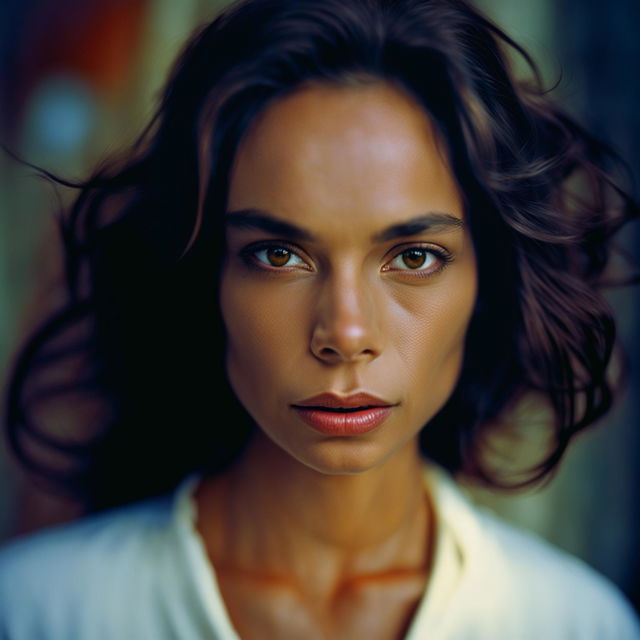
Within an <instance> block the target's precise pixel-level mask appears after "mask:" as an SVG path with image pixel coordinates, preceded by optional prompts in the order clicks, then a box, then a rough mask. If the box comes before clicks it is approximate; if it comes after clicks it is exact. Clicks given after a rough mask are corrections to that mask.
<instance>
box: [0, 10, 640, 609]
mask: <svg viewBox="0 0 640 640" xmlns="http://www.w3.org/2000/svg"><path fill="white" fill-rule="evenodd" d="M225 4H227V3H226V2H224V1H223V0H181V1H180V2H176V1H175V0H2V1H1V2H0V109H1V113H0V133H1V135H0V141H1V142H2V143H4V144H5V145H7V146H8V147H9V148H11V149H13V150H14V151H16V152H17V153H18V154H20V155H21V156H22V157H23V158H26V159H27V160H28V161H29V162H32V163H34V164H36V165H38V166H40V167H43V168H45V169H48V170H50V171H53V172H54V173H55V174H57V175H59V176H63V177H65V178H69V179H80V178H82V177H84V176H85V175H86V173H87V172H88V171H89V170H90V168H92V167H93V166H94V165H95V164H96V163H97V162H99V161H100V159H101V158H103V157H105V155H108V154H109V153H111V152H114V151H116V150H118V149H120V148H122V147H124V146H126V145H127V143H130V142H131V141H132V140H133V139H134V138H135V137H136V135H137V133H139V132H140V130H141V129H142V127H143V126H144V124H145V123H146V121H147V119H148V117H149V116H150V114H151V113H152V111H153V108H154V106H155V104H156V100H157V98H158V92H159V89H160V87H161V86H162V84H163V82H164V79H165V77H166V74H167V71H168V68H169V66H170V65H171V63H172V61H173V59H174V58H175V56H176V55H177V53H178V51H179V50H180V49H181V47H182V45H183V43H184V41H185V40H186V38H187V37H188V36H189V34H190V33H191V32H192V30H193V29H194V28H195V27H196V26H198V25H200V24H202V23H203V22H205V21H207V20H209V19H210V18H211V17H212V16H213V15H214V14H215V13H216V12H217V11H218V9H219V8H221V7H222V6H224V5H225ZM476 4H477V5H478V6H479V7H480V8H481V9H482V10H483V11H485V13H486V14H488V15H489V16H490V17H491V18H492V19H493V20H494V21H495V22H497V23H498V24H499V25H500V26H502V27H503V28H504V29H506V31H507V32H508V33H509V34H510V35H512V36H513V37H514V38H515V40H516V41H517V42H519V43H520V44H522V45H524V47H525V48H526V49H528V51H529V52H530V53H531V54H532V55H533V57H534V59H535V60H536V61H537V62H538V64H539V65H540V67H541V70H542V73H543V77H544V78H545V81H546V84H547V86H549V87H552V86H555V85H557V86H556V88H555V89H554V90H553V91H554V94H555V95H556V96H557V97H558V99H559V100H561V101H562V102H563V103H564V104H565V105H566V106H567V107H568V108H569V109H570V110H571V111H572V112H573V114H574V115H575V116H576V117H577V118H578V120H579V121H581V122H582V123H583V124H584V125H586V126H587V127H588V128H590V129H592V130H593V131H595V133H597V134H599V135H600V136H601V137H603V138H604V139H606V140H608V141H609V142H611V143H612V144H613V145H614V146H615V147H616V148H617V149H618V150H619V151H620V152H621V154H622V156H623V157H624V158H625V159H626V160H627V161H628V162H629V163H630V166H631V168H632V170H633V172H634V174H635V179H636V182H637V180H638V178H639V177H640V110H639V109H638V105H639V104H640V77H639V73H638V66H639V65H640V39H639V38H638V37H637V32H638V29H639V28H640V3H638V2H636V1H635V0H608V2H607V3H606V4H603V3H601V2H595V1H593V0H537V1H536V2H531V1H530V0H480V1H478V2H477V3H476ZM516 64H519V63H516ZM59 198H62V203H63V204H64V201H65V195H64V194H56V193H55V191H53V190H52V189H51V187H50V186H48V185H47V184H46V183H45V182H44V181H42V180H38V179H36V178H35V177H34V176H33V172H31V171H30V170H28V169H25V168H24V167H22V166H20V165H18V164H16V163H15V162H13V161H12V160H11V159H10V158H9V157H8V156H7V155H5V154H0V385H2V387H4V384H5V382H6V377H7V373H8V368H9V366H10V362H11V358H12V354H13V353H14V351H15V349H16V346H17V345H18V344H19V343H20V341H21V339H22V338H23V337H24V335H25V332H26V331H27V330H28V327H29V326H30V323H31V322H32V315H33V310H34V309H36V308H38V306H39V302H38V301H39V300H40V299H41V297H42V296H43V295H46V290H47V278H48V277H49V276H50V274H51V269H52V267H51V261H50V259H49V258H48V255H49V253H50V248H51V247H52V246H53V242H54V241H53V240H52V231H53V222H52V221H53V217H52V214H53V213H54V212H55V209H56V207H57V206H59V204H60V202H59ZM622 242H623V244H624V245H625V246H626V248H627V249H628V250H630V251H633V252H635V255H636V256H638V255H640V233H639V232H638V228H637V225H636V227H634V228H633V229H629V230H628V231H627V232H626V235H625V236H624V238H622ZM610 299H611V302H612V304H613V305H614V307H615V309H616V310H617V312H618V317H619V322H620V334H621V335H620V337H621V340H622V343H623V344H624V345H625V347H626V349H627V352H628V354H629V357H630V363H631V377H630V380H629V384H628V387H627V391H626V392H625V394H624V396H623V397H622V399H621V402H620V403H619V405H618V406H617V408H616V409H615V410H614V411H613V412H612V413H611V414H610V415H609V416H608V417H607V418H606V419H605V420H604V421H603V423H602V424H601V425H599V426H598V427H597V428H595V429H593V430H591V431H589V432H587V433H585V434H583V435H582V436H581V437H579V438H578V440H577V441H576V443H575V446H574V447H573V449H571V451H570V452H569V454H568V455H567V458H566V460H565V461H564V463H563V465H562V466H561V469H560V471H559V473H558V474H557V475H556V477H555V478H554V479H553V481H552V482H551V483H550V484H549V485H548V486H546V487H544V488H543V489H541V490H538V491H535V492H531V491H529V492H526V493H521V494H516V495H513V494H508V495H496V494H493V493H489V492H486V491H482V490H480V489H477V488H473V487H471V488H470V489H469V490H470V491H471V492H472V493H473V494H474V496H475V497H476V499H477V500H479V501H480V502H482V503H484V504H486V505H487V506H489V507H490V508H492V509H494V510H496V511H498V512H499V513H500V514H502V515H503V516H504V517H505V518H507V519H509V520H512V521H514V522H516V523H518V524H520V525H522V526H524V527H527V528H529V529H532V530H534V531H536V532H538V533H539V534H540V535H542V536H544V537H545V538H547V539H549V540H550V541H552V542H553V543H554V544H556V545H558V546H560V547H562V548H564V549H567V550H568V551H570V552H571V553H573V554H575V555H578V556H580V557H582V558H583V559H584V560H585V561H586V562H588V563H589V564H591V565H592V566H593V567H595V568H596V569H597V570H599V571H600V572H602V573H604V574H605V575H607V576H608V577H609V578H610V579H612V580H613V581H614V582H615V583H616V584H618V585H619V586H620V588H621V589H622V590H623V591H624V592H625V593H626V594H627V595H628V597H629V598H630V599H631V600H632V602H633V603H634V604H635V606H636V607H637V608H640V580H639V574H640V554H639V553H638V544H637V540H638V538H639V534H638V528H639V525H640V504H639V501H638V486H639V485H640V464H639V462H640V435H639V429H638V427H639V426H640V407H639V402H638V395H639V394H638V392H639V391H640V384H639V382H640V372H639V369H640V340H639V337H640V336H639V335H638V333H639V332H638V327H639V326H640V323H639V322H638V320H639V318H638V314H639V313H640V308H639V307H640V305H639V299H640V297H639V296H638V288H637V287H636V288H635V289H626V290H617V291H615V292H612V294H611V296H610ZM75 515H76V507H75V506H74V505H73V504H71V503H68V502H64V501H61V500H59V499H55V498H53V497H50V496H47V495H46V494H43V493H42V492H41V491H40V490H39V489H38V488H37V487H35V486H33V484H32V483H31V482H30V480H29V479H28V478H27V477H25V476H24V474H22V473H21V472H20V470H19V469H17V467H16V466H15V464H14V463H13V462H12V460H11V458H10V455H9V453H8V451H7V447H6V444H5V443H4V442H2V443H1V444H0V542H2V541H4V540H6V539H8V538H10V537H12V536H14V535H16V534H18V533H22V532H25V531H31V530H35V529H38V528H40V527H43V526H46V525H49V524H52V523H55V522H59V521H63V520H67V519H69V518H73V517H75Z"/></svg>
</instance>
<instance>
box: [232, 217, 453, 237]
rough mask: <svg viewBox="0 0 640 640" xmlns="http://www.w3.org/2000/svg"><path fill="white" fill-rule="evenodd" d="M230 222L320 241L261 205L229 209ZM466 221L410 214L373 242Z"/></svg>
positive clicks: (445, 228) (439, 229) (440, 230)
mask: <svg viewBox="0 0 640 640" xmlns="http://www.w3.org/2000/svg"><path fill="white" fill-rule="evenodd" d="M225 222H226V224H227V225H228V226H231V227H236V228H239V229H258V230H260V231H265V232H266V233H270V234H273V235H277V236H281V237H284V238H288V239H291V240H303V241H306V242H314V241H316V237H315V236H314V235H313V234H312V233H310V232H309V231H307V230H306V229H303V228H301V227H298V226H297V225H295V224H292V223H290V222H285V221H284V220H279V219H278V218H276V217H274V216H273V215H271V214H270V213H268V212H266V211H262V210H260V209H241V210H238V211H229V212H227V213H226V215H225ZM463 227H464V222H463V220H462V219H461V218H457V217H456V216H453V215H451V214H450V213H443V212H439V211H431V212H429V213H425V214H423V215H419V216H416V217H415V218H410V219H409V220H405V221H404V222H399V223H397V224H394V225H391V226H390V227H387V228H386V229H383V230H382V231H379V232H378V233H375V234H374V235H373V236H372V240H373V242H387V241H389V240H394V239H395V238H402V237H406V236H415V235H418V234H419V233H423V232H425V231H430V232H431V233H443V232H446V231H450V230H452V229H461V228H463Z"/></svg>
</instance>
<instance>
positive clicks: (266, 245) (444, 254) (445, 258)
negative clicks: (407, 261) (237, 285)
mask: <svg viewBox="0 0 640 640" xmlns="http://www.w3.org/2000/svg"><path fill="white" fill-rule="evenodd" d="M269 249H284V250H285V251H287V252H289V253H290V254H291V256H295V257H297V258H298V259H299V260H300V261H301V262H303V263H304V265H306V266H305V267H304V268H303V270H305V271H311V270H312V268H311V267H310V266H309V264H308V262H307V261H306V260H305V259H304V258H302V257H301V256H300V250H299V249H297V248H295V247H292V246H291V245H289V244H287V243H286V242H261V243H257V244H252V245H249V246H248V247H245V248H244V249H243V250H242V251H241V253H240V255H241V257H242V259H243V261H244V262H245V263H246V264H247V265H248V266H249V267H252V268H254V269H261V270H267V271H292V270H295V269H299V268H300V266H299V265H296V266H289V261H287V263H285V264H283V265H282V266H276V265H270V264H267V263H265V262H263V261H261V260H259V259H258V258H257V254H258V253H259V252H261V251H268V250H269ZM410 251H418V252H424V253H425V254H427V255H429V254H430V255H432V256H434V257H435V258H436V260H438V262H439V264H438V265H437V266H436V267H435V268H430V269H426V270H425V269H421V268H417V269H411V268H407V269H402V268H398V269H393V268H390V266H389V265H390V264H391V263H392V262H394V261H395V260H397V259H399V258H401V257H402V256H403V255H405V254H407V253H409V252H410ZM452 261H453V256H452V255H451V254H450V253H449V252H448V251H446V250H444V249H442V248H441V247H433V246H431V245H423V244H409V245H403V246H402V247H401V248H400V250H398V247H396V248H395V249H394V253H393V257H392V258H391V259H390V260H388V261H387V262H386V263H385V264H384V265H383V267H382V271H383V272H387V273H388V272H393V273H406V274H410V275H411V277H423V278H425V277H429V276H432V275H435V274H436V273H439V272H440V271H442V270H443V269H444V268H446V267H447V265H448V264H449V263H450V262H452Z"/></svg>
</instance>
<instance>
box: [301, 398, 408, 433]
mask: <svg viewBox="0 0 640 640" xmlns="http://www.w3.org/2000/svg"><path fill="white" fill-rule="evenodd" d="M396 406H397V403H391V402H387V401H386V400H382V399H380V398H377V397H376V396H372V395H371V394H367V393H355V394H352V395H349V396H339V395H336V394H333V393H323V394H320V395H318V396H313V397H312V398H308V399H306V400H302V401H301V402H299V403H295V404H292V405H291V408H292V409H293V410H294V411H295V412H296V413H297V414H298V416H299V417H300V418H301V419H302V420H303V421H304V422H305V423H306V424H308V425H309V426H310V427H312V428H313V429H315V430H316V431H318V432H320V433H322V434H324V435H332V436H357V435H361V434H364V433H368V432H370V431H373V430H374V429H376V428H378V427H379V426H380V425H381V424H382V423H383V422H384V421H385V420H386V419H387V417H388V416H389V414H391V412H392V411H393V409H394V408H395V407H396Z"/></svg>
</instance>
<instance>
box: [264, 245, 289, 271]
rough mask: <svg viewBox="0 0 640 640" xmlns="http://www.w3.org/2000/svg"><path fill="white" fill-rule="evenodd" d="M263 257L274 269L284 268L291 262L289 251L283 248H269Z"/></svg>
mask: <svg viewBox="0 0 640 640" xmlns="http://www.w3.org/2000/svg"><path fill="white" fill-rule="evenodd" d="M265 256H266V258H267V260H268V261H269V264H271V265H273V266H274V267H284V265H285V264H287V262H289V260H291V251H288V250H287V249H285V248H283V247H270V248H269V249H267V250H266V251H265Z"/></svg>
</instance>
